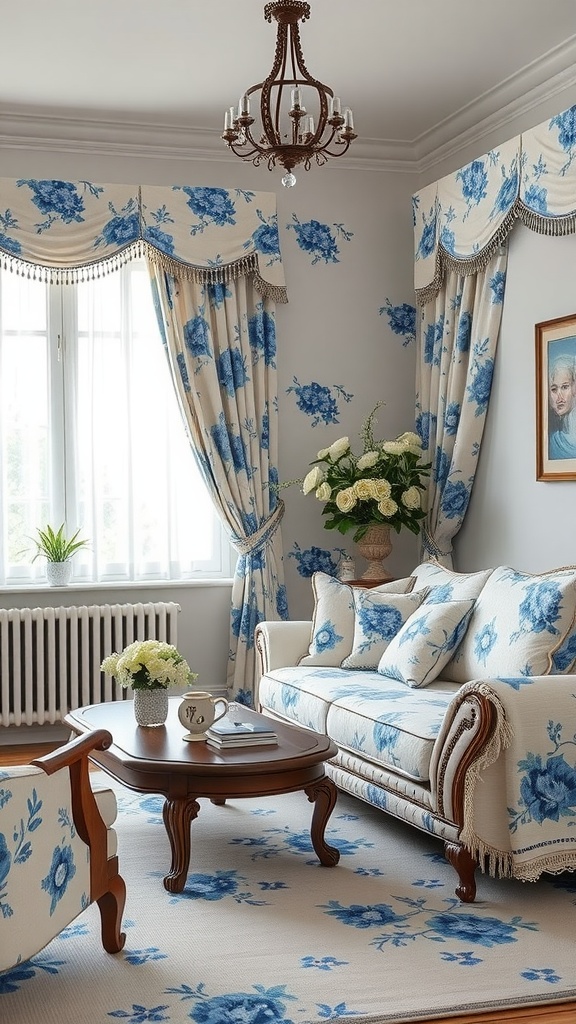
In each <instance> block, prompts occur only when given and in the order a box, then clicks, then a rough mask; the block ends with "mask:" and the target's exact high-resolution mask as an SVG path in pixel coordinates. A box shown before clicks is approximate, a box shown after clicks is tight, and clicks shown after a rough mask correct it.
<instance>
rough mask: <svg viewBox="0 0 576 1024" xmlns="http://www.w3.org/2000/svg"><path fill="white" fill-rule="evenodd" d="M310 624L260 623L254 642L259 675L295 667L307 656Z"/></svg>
mask: <svg viewBox="0 0 576 1024" xmlns="http://www.w3.org/2000/svg"><path fill="white" fill-rule="evenodd" d="M311 635H312V622H311V621H302V620H294V621H292V622H260V623H259V624H258V626H257V627H256V632H255V634H254V642H255V644H256V650H257V651H258V655H259V658H260V675H264V674H265V673H266V672H270V670H271V669H274V668H286V667H288V666H290V665H297V664H298V662H299V660H300V658H302V657H304V655H305V654H308V646H309V644H310V637H311Z"/></svg>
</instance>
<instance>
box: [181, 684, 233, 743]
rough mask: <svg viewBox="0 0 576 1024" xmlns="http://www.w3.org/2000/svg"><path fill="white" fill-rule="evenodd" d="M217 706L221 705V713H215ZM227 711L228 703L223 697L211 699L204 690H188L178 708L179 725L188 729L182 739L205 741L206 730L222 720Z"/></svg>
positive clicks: (209, 694)
mask: <svg viewBox="0 0 576 1024" xmlns="http://www.w3.org/2000/svg"><path fill="white" fill-rule="evenodd" d="M217 704H222V711H220V712H219V713H218V714H217V713H216V705H217ZM227 711H228V701H227V700H226V699H225V698H224V697H213V696H212V694H211V693H208V692H207V691H206V690H189V691H188V693H184V694H183V695H182V702H181V704H180V707H179V708H178V718H179V720H180V723H181V725H183V726H184V728H185V729H188V732H187V733H186V734H185V735H184V739H185V740H203V739H205V734H206V729H209V728H210V726H211V725H213V723H214V722H217V721H218V719H219V718H223V717H224V715H225V714H226V712H227Z"/></svg>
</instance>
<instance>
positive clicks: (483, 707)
mask: <svg viewBox="0 0 576 1024" xmlns="http://www.w3.org/2000/svg"><path fill="white" fill-rule="evenodd" d="M469 686H470V684H467V685H466V687H465V688H464V687H462V689H461V690H460V691H458V692H457V693H456V694H455V696H454V698H453V700H452V701H451V703H450V705H449V707H448V708H447V710H446V714H445V716H444V721H443V723H442V727H441V729H440V732H439V734H438V736H437V738H436V742H435V743H434V748H433V750H432V757H431V760H430V786H431V790H432V802H433V806H435V807H436V809H437V811H438V812H439V813H440V814H441V815H442V816H443V817H445V818H447V819H448V821H453V822H455V823H456V824H457V825H460V826H461V825H462V824H463V820H464V783H465V777H466V772H467V770H468V768H469V766H470V765H471V764H472V762H473V761H474V760H475V759H476V758H477V757H478V755H479V754H480V752H481V751H482V750H483V748H484V747H485V746H486V744H487V743H488V742H489V741H490V739H491V737H492V736H493V734H494V731H495V728H496V718H497V715H496V708H495V706H494V704H493V703H492V702H491V701H490V700H489V699H488V698H487V697H486V696H485V694H483V693H482V692H480V691H478V692H475V691H474V690H470V689H469Z"/></svg>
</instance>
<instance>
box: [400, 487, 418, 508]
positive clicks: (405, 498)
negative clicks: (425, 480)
mask: <svg viewBox="0 0 576 1024" xmlns="http://www.w3.org/2000/svg"><path fill="white" fill-rule="evenodd" d="M402 504H403V505H405V506H406V508H420V491H419V490H418V488H417V487H409V488H408V490H407V491H404V494H403V495H402Z"/></svg>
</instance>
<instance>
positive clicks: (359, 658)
mask: <svg viewBox="0 0 576 1024" xmlns="http://www.w3.org/2000/svg"><path fill="white" fill-rule="evenodd" d="M426 593H427V591H424V590H421V591H419V593H417V594H415V593H414V594H391V593H382V592H381V591H380V592H378V588H374V589H373V590H355V591H354V611H355V616H354V641H353V644H352V650H351V652H350V654H349V655H348V657H347V658H344V661H343V662H342V668H361V669H369V670H370V669H371V670H374V669H377V668H378V662H379V661H380V658H381V657H382V655H383V654H384V651H385V650H386V648H387V646H388V644H389V643H390V641H391V640H392V638H393V637H395V636H396V634H397V632H398V630H399V629H401V628H402V626H403V625H404V623H405V622H406V619H408V618H409V616H410V615H412V613H413V612H415V611H416V609H417V608H419V607H420V605H421V604H422V601H423V600H424V598H425V596H426Z"/></svg>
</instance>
